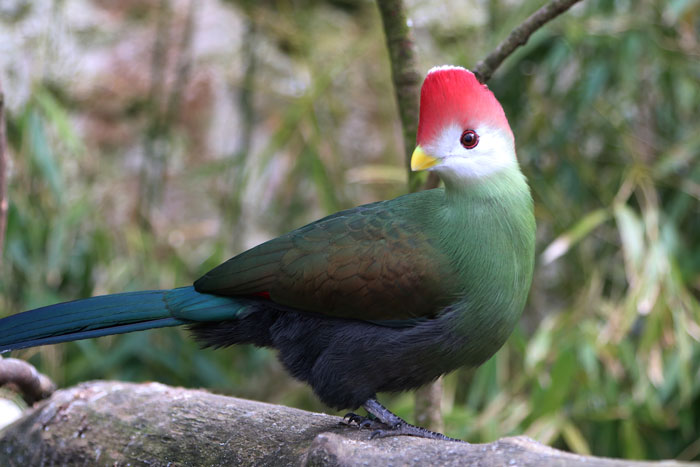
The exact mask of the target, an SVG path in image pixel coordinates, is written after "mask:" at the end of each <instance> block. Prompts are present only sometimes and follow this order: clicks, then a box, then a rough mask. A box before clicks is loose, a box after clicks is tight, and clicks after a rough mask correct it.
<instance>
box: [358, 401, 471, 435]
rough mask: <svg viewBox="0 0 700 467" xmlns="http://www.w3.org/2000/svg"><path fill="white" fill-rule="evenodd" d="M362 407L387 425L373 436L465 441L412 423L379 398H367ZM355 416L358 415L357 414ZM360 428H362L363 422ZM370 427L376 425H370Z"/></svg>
mask: <svg viewBox="0 0 700 467" xmlns="http://www.w3.org/2000/svg"><path fill="white" fill-rule="evenodd" d="M362 407H364V409H365V410H366V411H367V412H368V413H369V414H371V415H374V416H375V417H376V418H377V420H379V421H380V422H381V423H382V424H384V425H385V426H386V428H377V429H376V430H375V431H373V432H372V435H371V438H384V437H387V436H400V435H403V436H418V437H420V438H429V439H441V440H444V441H459V442H461V443H463V442H464V441H462V440H461V439H455V438H450V437H449V436H445V435H443V434H442V433H436V432H434V431H430V430H426V429H425V428H421V427H419V426H415V425H411V424H410V423H408V422H407V421H406V420H404V419H402V418H401V417H399V416H397V415H395V414H393V413H392V412H391V411H390V410H389V409H387V408H386V407H384V406H383V405H382V404H380V403H379V401H378V400H377V399H374V398H373V399H367V401H366V402H365V403H364V404H362ZM353 415H354V414H353ZM355 417H357V416H356V415H355ZM360 428H362V425H361V424H360ZM368 428H374V427H369V426H368Z"/></svg>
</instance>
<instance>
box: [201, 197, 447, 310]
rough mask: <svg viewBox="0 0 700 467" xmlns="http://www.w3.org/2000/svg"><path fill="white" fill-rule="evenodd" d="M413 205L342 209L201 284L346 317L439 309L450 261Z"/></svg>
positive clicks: (217, 291)
mask: <svg viewBox="0 0 700 467" xmlns="http://www.w3.org/2000/svg"><path fill="white" fill-rule="evenodd" d="M412 196H415V195H412ZM400 199H401V198H399V200H400ZM409 211H410V212H409ZM411 212H413V211H412V210H411V209H407V208H406V207H405V206H404V205H402V204H401V203H392V202H380V203H374V204H371V205H365V206H360V207H357V208H354V209H351V210H347V211H341V212H339V213H336V214H334V215H332V216H329V217H326V218H324V219H321V220H319V221H316V222H314V223H312V224H309V225H307V226H305V227H301V228H299V229H297V230H295V231H292V232H290V233H288V234H286V235H283V236H281V237H278V238H275V239H273V240H270V241H268V242H266V243H263V244H261V245H258V246H257V247H254V248H252V249H250V250H248V251H246V252H244V253H241V254H240V255H238V256H235V257H234V258H232V259H230V260H228V261H227V262H225V263H223V264H221V265H220V266H218V267H216V268H214V269H213V270H212V271H210V272H208V273H207V274H206V275H204V276H203V277H202V278H201V279H199V280H198V281H196V282H195V288H196V289H197V290H198V291H200V292H207V293H214V294H220V295H256V294H257V295H264V296H268V295H269V298H270V299H271V300H272V301H274V302H275V303H278V304H281V305H285V306H290V307H293V308H296V309H300V310H304V311H311V312H318V313H323V314H326V315H330V316H337V317H344V318H358V319H366V320H405V319H414V318H419V317H430V316H435V315H436V314H438V313H439V312H440V311H441V310H442V308H443V307H444V306H445V305H447V304H448V303H450V301H451V300H453V299H454V293H455V288H454V287H452V286H451V280H450V273H449V270H450V269H451V267H450V265H449V263H450V262H449V260H448V258H446V257H445V255H444V254H443V253H442V252H441V251H440V250H439V248H438V247H437V239H436V238H434V235H433V236H431V235H429V234H428V233H427V232H426V228H425V226H424V223H422V222H421V221H420V220H418V218H417V217H416V215H413V216H412V215H411ZM414 214H415V213H414Z"/></svg>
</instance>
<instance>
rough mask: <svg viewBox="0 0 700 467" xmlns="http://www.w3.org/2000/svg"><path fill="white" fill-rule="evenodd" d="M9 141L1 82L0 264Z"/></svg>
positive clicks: (4, 224)
mask: <svg viewBox="0 0 700 467" xmlns="http://www.w3.org/2000/svg"><path fill="white" fill-rule="evenodd" d="M8 207H9V203H8V200H7V142H6V137H5V94H3V92H2V83H0V264H2V257H3V246H4V245H5V229H6V228H7V210H8Z"/></svg>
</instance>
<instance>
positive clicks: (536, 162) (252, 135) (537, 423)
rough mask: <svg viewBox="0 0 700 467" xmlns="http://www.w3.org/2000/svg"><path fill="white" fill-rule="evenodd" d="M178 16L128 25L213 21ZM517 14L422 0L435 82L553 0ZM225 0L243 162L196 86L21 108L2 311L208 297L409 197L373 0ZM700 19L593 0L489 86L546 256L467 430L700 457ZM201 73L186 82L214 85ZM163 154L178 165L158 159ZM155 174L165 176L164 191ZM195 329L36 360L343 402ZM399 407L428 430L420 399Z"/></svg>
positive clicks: (645, 4) (448, 404)
mask: <svg viewBox="0 0 700 467" xmlns="http://www.w3.org/2000/svg"><path fill="white" fill-rule="evenodd" d="M20 3H21V2H20ZM64 3H70V2H64ZM99 3H100V2H96V4H99ZM136 3H139V2H136ZM155 3H156V2H151V3H149V4H148V5H150V6H143V5H140V6H139V7H138V8H137V7H134V6H129V5H130V4H129V2H126V3H125V4H124V6H123V7H122V8H123V11H114V10H115V9H116V10H118V8H116V7H110V8H112V11H110V12H109V13H110V14H111V15H113V16H112V19H114V15H116V16H117V22H118V23H119V24H120V25H121V26H120V27H124V28H127V29H128V27H129V24H132V25H133V28H134V29H135V30H137V29H138V28H142V29H145V30H148V31H155V30H156V23H157V22H158V21H161V20H162V19H163V18H164V17H165V18H169V21H170V24H171V25H174V26H173V27H174V28H176V26H177V25H178V24H179V23H178V21H179V20H178V18H180V16H182V15H187V14H190V13H187V12H185V13H182V15H180V16H178V15H179V14H180V13H179V12H178V11H177V10H176V9H174V7H173V8H171V9H169V10H167V11H163V10H159V7H156V6H154V5H155ZM165 3H167V2H165ZM512 3H514V2H505V1H498V2H489V3H488V4H487V5H483V3H482V2H472V4H470V5H468V6H466V7H465V6H464V5H463V2H447V3H445V2H430V1H427V0H426V1H420V2H409V6H410V8H409V11H410V12H411V16H412V20H413V23H414V32H415V35H416V39H417V47H418V57H419V60H420V62H421V69H422V70H425V69H427V68H429V67H430V66H433V65H438V64H442V63H455V64H460V65H464V66H467V67H468V66H469V65H470V64H474V63H476V61H477V60H479V59H480V58H482V57H483V56H484V55H485V54H486V53H487V52H488V51H490V50H491V49H492V48H493V47H494V46H495V44H496V43H497V42H498V41H499V40H500V39H501V38H503V37H505V35H506V34H507V33H508V32H509V31H510V30H511V29H512V28H513V27H514V26H516V25H517V24H518V23H519V22H520V21H521V20H522V19H523V18H524V17H525V16H526V15H527V14H529V13H530V12H532V11H533V10H534V9H535V8H537V7H538V6H539V5H540V4H541V2H539V1H532V0H525V1H522V2H515V3H516V4H515V5H513V4H512ZM209 4H216V5H218V7H219V8H222V9H224V10H226V9H228V10H230V11H231V12H233V13H235V15H236V17H237V18H239V22H238V23H237V24H238V26H240V27H241V29H242V30H243V31H244V32H243V33H242V34H243V35H242V43H243V44H246V45H245V46H242V47H240V50H238V51H234V54H237V55H236V58H235V60H237V62H236V63H237V64H239V65H241V66H242V70H243V71H242V72H241V73H239V74H236V73H233V74H232V73H230V72H229V71H227V68H226V67H221V68H218V69H213V70H214V71H216V70H219V72H221V76H218V77H217V78H216V79H219V80H224V81H226V83H228V84H227V86H228V88H229V89H231V90H232V91H231V95H230V96H229V97H232V99H231V102H230V105H231V106H233V107H235V108H236V109H238V111H239V112H240V115H242V117H240V118H241V123H239V124H237V125H232V124H231V121H230V120H226V123H227V124H229V125H232V126H231V127H230V128H228V129H227V132H228V134H229V135H231V138H235V139H236V141H238V143H237V144H238V147H233V148H229V149H228V150H215V149H212V145H211V144H207V143H206V142H203V141H204V140H205V139H206V134H207V131H208V129H209V127H210V126H212V125H213V123H211V122H212V121H213V119H214V114H215V113H216V112H215V111H213V110H209V111H206V112H200V113H196V112H197V111H198V110H197V109H198V107H197V105H198V104H201V105H200V106H205V107H206V106H209V107H211V108H213V107H215V106H214V103H215V102H216V101H217V100H220V99H209V100H208V101H206V100H205V102H204V104H202V103H201V102H199V101H197V99H196V96H197V94H196V93H195V97H191V95H189V94H188V89H190V88H188V87H187V85H186V83H183V84H182V89H179V90H178V88H177V85H173V86H172V87H169V88H167V87H166V86H165V85H163V88H162V89H159V88H158V83H155V84H153V81H151V84H152V86H151V91H153V90H154V89H155V91H157V92H150V93H148V92H144V93H142V94H141V95H138V96H136V97H134V96H133V95H127V96H126V97H124V96H120V95H119V93H118V92H116V91H114V96H111V95H109V94H108V95H107V97H109V99H107V98H105V95H103V94H100V93H99V92H98V93H97V94H89V93H88V94H87V97H86V95H85V94H82V95H80V94H79V92H78V91H76V90H75V87H76V84H75V83H67V82H66V81H61V80H60V79H56V78H55V77H54V76H53V75H51V74H50V73H49V72H48V71H47V72H40V73H38V74H37V75H35V76H34V78H33V80H32V82H31V89H30V90H29V92H28V97H27V98H26V99H24V100H22V101H21V102H20V103H19V104H17V105H15V106H14V107H11V108H10V112H9V115H8V139H9V146H10V148H11V156H12V162H13V165H12V173H11V177H10V193H9V198H10V210H9V218H8V231H7V239H6V244H5V246H4V252H3V263H2V271H1V272H2V276H1V277H2V280H1V282H0V293H1V295H2V313H3V314H11V313H14V312H18V311H21V310H23V309H29V308H33V307H37V306H41V305H44V304H48V303H54V302H57V301H63V300H70V299H75V298H79V297H85V296H89V295H93V294H98V293H110V292H118V291H125V290H136V289H145V288H159V287H164V288H166V287H167V288H169V287H173V286H178V285H182V284H186V283H189V282H191V281H192V280H193V279H195V278H196V277H197V276H198V275H199V274H201V273H203V272H205V271H206V270H207V269H208V268H210V267H212V266H214V265H215V264H217V263H219V262H220V261H222V260H224V259H226V258H227V257H229V256H232V255H233V254H234V253H236V252H238V251H240V250H241V249H243V248H245V247H247V246H250V245H251V244H252V243H255V242H259V241H262V240H264V239H265V238H266V237H271V236H273V235H277V234H281V233H283V232H284V231H286V230H288V229H290V228H293V227H296V226H299V225H301V224H303V223H304V222H307V221H311V220H313V219H315V218H317V217H319V216H320V215H323V214H326V213H329V212H332V211H335V210H337V209H341V208H345V207H349V206H352V205H356V204H359V203H361V202H368V201H372V200H376V199H381V198H388V197H391V196H396V195H399V194H401V193H402V192H403V191H405V173H403V170H404V169H403V167H404V166H403V163H402V160H401V157H402V156H401V155H402V154H403V151H402V148H401V147H400V141H401V140H400V135H399V132H398V127H397V125H398V120H397V118H396V112H395V107H394V106H395V104H394V102H393V100H392V96H393V93H392V92H391V84H390V80H389V73H388V70H389V65H388V62H387V54H386V51H385V50H384V43H383V37H382V32H381V30H380V22H379V20H378V17H377V12H376V9H375V7H374V6H373V4H372V3H371V2H360V3H357V4H355V3H352V2H328V3H326V2H320V1H319V2H312V1H306V2H295V1H282V2H275V3H274V5H273V4H270V5H268V4H267V3H265V2H263V3H262V4H253V3H250V2H247V3H246V2H241V3H236V2H228V3H223V4H221V5H219V4H218V2H216V1H214V0H212V1H211V2H209ZM27 5H29V4H27ZM54 8H55V9H60V8H63V7H60V6H55V7H54ZM66 8H67V7H66ZM94 8H97V9H99V8H108V7H105V6H95V7H94ZM465 10H466V11H465ZM22 12H23V13H22V15H8V16H7V18H5V19H4V21H6V22H5V23H4V26H3V27H4V28H10V29H11V27H10V26H8V25H10V24H11V25H12V27H16V26H17V23H21V22H22V21H28V19H27V18H31V17H32V11H31V7H30V6H27V8H26V9H22ZM37 14H39V13H37ZM63 14H64V15H69V13H66V12H63ZM101 14H103V12H101ZM120 15H121V16H120ZM202 15H203V16H204V14H202ZM59 17H60V15H59ZM64 17H65V16H64ZM474 18H477V19H474ZM478 18H481V20H479V19H478ZM699 18H700V2H698V1H697V0H673V1H664V0H641V1H638V2H632V1H622V0H618V1H614V0H586V1H585V2H583V4H582V5H579V6H577V7H576V8H574V9H573V10H572V11H571V12H569V13H567V14H565V15H564V16H562V17H561V18H559V19H557V20H556V21H555V22H554V23H552V24H551V25H548V26H547V27H545V28H544V29H542V30H540V31H539V32H537V33H536V34H535V35H534V36H533V37H532V38H531V40H530V42H529V43H528V44H527V46H526V47H524V48H522V49H520V50H519V51H517V52H516V53H515V54H514V55H513V56H511V57H510V58H508V59H507V60H506V62H505V63H504V65H503V66H502V68H501V69H500V70H499V71H498V73H497V74H496V75H495V76H494V78H493V79H492V81H491V82H490V83H489V86H490V87H491V89H492V90H493V91H494V93H495V94H496V96H497V97H498V98H499V100H500V101H501V102H502V104H503V106H504V108H505V110H506V114H507V115H508V117H509V120H510V122H511V125H512V127H513V131H514V133H515V135H516V141H517V146H518V154H519V158H520V161H521V165H522V167H523V170H524V171H525V173H526V175H527V176H528V178H529V180H530V184H531V187H532V191H533V195H534V198H535V203H536V217H537V222H538V264H537V268H536V273H535V281H534V284H533V289H532V293H531V297H530V303H529V305H528V307H527V309H526V311H525V314H524V317H523V320H522V323H521V326H520V327H519V329H518V330H517V331H516V333H515V334H514V336H513V337H512V338H511V339H510V341H509V343H508V344H507V346H506V347H504V348H503V349H502V350H501V351H500V352H499V353H498V354H497V355H496V356H495V357H494V358H493V359H491V360H490V361H489V362H487V363H486V364H485V365H483V366H482V367H481V368H479V369H478V370H466V369H465V370H460V371H457V372H455V373H453V374H451V375H449V376H447V377H446V379H445V397H444V402H443V405H444V412H445V418H446V433H447V434H448V435H450V436H456V437H460V438H464V439H467V440H469V441H472V442H481V441H490V440H493V439H496V438H499V437H502V436H505V435H515V434H523V433H524V434H527V435H529V436H532V437H534V438H536V439H538V440H540V441H542V442H545V443H548V444H550V445H553V446H556V447H561V448H564V449H569V450H572V451H574V452H578V453H582V454H589V453H591V454H596V455H604V456H611V457H628V458H639V459H659V458H680V459H685V460H691V459H695V460H699V459H700V441H699V439H700V305H699V303H698V297H699V296H700V84H699V83H700V59H699V57H700V39H699V38H700V19H699ZM180 19H181V18H180ZM448 19H449V21H448ZM199 20H201V21H204V18H203V17H200V18H199ZM181 22H182V21H181ZM166 24H167V23H166ZM195 24H196V22H195ZM195 27H196V26H195ZM66 29H67V32H66V31H64V32H65V33H66V34H67V36H69V37H70V36H71V35H72V34H74V35H77V36H79V37H82V36H80V35H81V34H82V35H86V34H88V33H89V32H90V31H86V30H85V29H83V30H76V31H73V30H71V29H70V28H69V27H68V28H66ZM78 29H79V28H78ZM88 29H89V28H88ZM201 29H202V26H200V29H199V31H200V34H201ZM6 30H7V29H6ZM92 32H94V31H92ZM148 37H151V36H148ZM195 37H199V36H197V34H196V33H195ZM51 40H59V39H56V37H54V36H52V37H51ZM102 40H104V41H106V40H107V39H105V38H104V37H102ZM173 42H175V41H174V40H173ZM250 44H253V46H251V45H250ZM150 46H151V44H150V43H149V44H147V45H143V44H141V47H144V48H148V49H149V50H150ZM47 49H48V50H52V49H51V48H50V47H47ZM191 49H192V47H190V46H189V45H187V44H186V43H185V42H183V44H182V50H186V51H190V50H191ZM182 50H181V52H182ZM105 53H106V52H105ZM155 53H158V51H157V50H156V52H155ZM161 53H167V50H166V51H161ZM192 53H193V54H195V52H192ZM145 56H146V57H149V56H148V54H145ZM199 57H200V56H198V55H194V58H192V59H191V60H192V63H190V64H189V66H190V67H191V70H192V73H193V75H194V76H193V77H190V78H189V79H190V82H189V84H188V85H191V86H194V84H192V83H193V82H194V83H195V84H196V83H197V82H198V81H197V79H199V78H198V75H197V70H198V66H203V65H202V64H201V63H200V62H199V61H198V60H202V59H201V58H199ZM156 62H157V61H156V60H153V63H156ZM127 65H129V66H134V67H136V66H137V64H133V63H132V64H129V62H127ZM150 65H151V64H150V63H148V61H145V65H144V64H141V65H139V66H142V67H143V68H144V69H146V70H148V67H149V66H150ZM128 71H129V70H128V67H127V70H125V73H126V74H128V73H127V72H128ZM214 71H212V69H209V72H208V73H209V74H210V75H211V74H212V73H214ZM174 73H175V74H176V75H177V70H176V71H175V72H174ZM0 76H1V75H0ZM5 76H7V75H5ZM185 78H187V76H185ZM114 79H117V78H114ZM163 79H164V81H167V80H166V79H165V78H163ZM173 81H174V82H177V79H174V80H173ZM213 81H215V80H213ZM280 83H281V84H280ZM105 86H110V84H109V83H106V84H105ZM112 86H113V87H112V90H114V89H117V90H118V89H119V83H118V82H116V84H113V85H112ZM4 87H5V91H6V92H8V90H9V89H11V88H8V86H7V85H5V86H4ZM127 87H128V86H127ZM168 89H171V91H170V92H180V93H182V96H176V97H177V99H179V100H180V101H181V102H182V104H181V106H180V109H179V112H177V115H171V114H168V113H167V111H159V110H158V109H159V108H160V107H167V102H169V100H168V98H164V97H163V96H162V95H163V94H167V92H168ZM110 96H111V97H110ZM171 97H172V95H171ZM110 99H111V100H110ZM120 99H121V100H120ZM177 99H176V101H177ZM164 102H165V104H164ZM110 105H111V106H112V107H109V106H110ZM159 106H160V107H159ZM209 107H208V108H209ZM96 108H97V109H98V111H95V110H94V109H96ZM154 109H155V110H154ZM190 114H192V115H194V117H192V118H191V120H187V118H188V116H189V115H190ZM163 115H168V118H166V119H163ZM154 119H158V122H157V123H158V125H154V121H153V120H154ZM85 120H88V121H99V122H102V124H103V127H98V128H97V129H96V127H95V126H92V127H91V126H90V125H88V124H86V123H85ZM100 128H101V129H100ZM105 128H108V130H106V129H105ZM153 128H157V129H158V131H156V132H154V131H146V130H147V129H151V130H152V129H153ZM115 129H116V130H115ZM120 129H121V130H120ZM98 130H99V131H102V132H103V133H105V132H106V133H107V136H104V135H103V136H102V137H98V136H95V134H97V133H99V131H98ZM117 130H120V131H121V132H117V136H116V137H114V136H110V134H109V131H117ZM241 133H243V134H242V135H241ZM134 147H137V148H139V147H140V148H142V151H141V152H139V151H136V152H137V153H138V155H139V158H137V160H138V161H140V162H139V163H137V164H133V163H132V162H130V161H131V156H130V152H133V148H134ZM154 148H156V149H154ZM158 148H160V149H158ZM163 148H165V149H163ZM127 149H128V150H127ZM151 157H161V158H165V161H164V162H163V163H160V162H159V163H158V164H150V165H149V158H151ZM143 167H155V168H156V169H155V170H156V171H155V173H153V172H150V173H147V174H145V175H144V173H143ZM144 181H145V182H144ZM146 182H147V183H149V184H161V185H160V186H159V187H158V189H157V190H154V191H152V192H150V191H144V189H143V186H140V185H139V183H141V184H143V183H146ZM144 193H151V194H149V195H148V196H146V195H143V194H144ZM159 193H160V194H159ZM142 195H143V196H142ZM144 203H146V204H147V209H146V210H143V209H142V208H143V204H144ZM144 213H145V214H144ZM211 226H213V227H211ZM186 334H187V333H186V331H185V330H176V329H175V330H174V329H164V330H158V331H148V332H141V333H136V334H131V335H125V336H116V337H108V338H102V339H98V340H89V341H81V342H76V343H71V344H66V345H58V346H50V347H46V348H41V349H29V350H25V351H21V352H17V356H19V357H21V358H26V359H28V360H29V361H31V362H32V363H34V364H36V365H37V366H38V367H39V369H40V370H41V371H44V372H46V373H47V374H49V375H50V376H51V377H52V378H54V379H55V380H56V381H57V382H58V383H59V384H61V385H70V384H75V383H77V382H79V381H83V380H86V379H90V378H101V379H106V378H115V379H123V380H131V381H144V380H157V381H161V382H164V383H168V384H175V385H184V386H194V387H199V386H204V387H207V388H210V389H212V390H215V391H219V392H225V393H229V394H235V395H237V396H242V397H249V398H255V399H259V400H268V401H273V402H278V403H284V404H289V405H294V406H298V407H302V408H306V409H313V410H323V407H321V406H320V403H319V402H318V401H317V400H316V399H315V398H314V396H313V395H312V394H311V392H310V390H309V389H308V388H306V387H305V386H303V385H301V384H300V383H297V382H294V381H292V380H291V379H290V378H288V377H287V376H286V375H284V372H283V371H282V369H281V367H280V365H279V364H278V363H277V362H276V360H275V358H274V355H273V354H272V353H271V352H268V351H266V350H260V349H254V348H249V347H240V348H232V349H226V350H220V351H216V352H213V351H209V350H204V351H202V350H198V349H197V346H196V344H195V343H193V341H192V340H190V339H188V338H187V335H186ZM385 397H391V398H393V400H392V401H391V402H390V404H391V407H392V408H393V409H396V410H397V412H398V413H399V414H400V415H403V416H406V417H409V418H410V416H411V411H412V402H411V396H410V394H402V395H396V396H388V395H387V396H385ZM326 410H327V409H326Z"/></svg>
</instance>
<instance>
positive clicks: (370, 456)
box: [0, 381, 680, 467]
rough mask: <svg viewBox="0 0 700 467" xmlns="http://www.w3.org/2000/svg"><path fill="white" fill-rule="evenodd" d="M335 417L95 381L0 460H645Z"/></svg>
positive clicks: (10, 444) (5, 444)
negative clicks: (376, 433)
mask: <svg viewBox="0 0 700 467" xmlns="http://www.w3.org/2000/svg"><path fill="white" fill-rule="evenodd" d="M341 421H342V419H341V418H339V417H335V416H330V415H325V414H319V413H311V412H305V411H303V410H298V409H292V408H289V407H283V406H277V405H271V404H265V403H262V402H253V401H248V400H243V399H236V398H232V397H224V396H218V395H214V394H210V393H208V392H206V391H200V390H191V389H182V388H173V387H168V386H164V385H162V384H158V383H145V384H133V383H121V382H109V381H95V382H90V383H84V384H81V385H79V386H75V387H72V388H68V389H64V390H60V391H57V392H55V393H54V394H53V395H52V396H51V397H50V398H49V399H46V400H44V401H42V402H40V403H37V404H36V405H35V406H34V408H33V409H30V410H28V411H27V412H26V413H25V414H24V416H23V417H22V418H21V419H19V420H17V421H16V422H15V423H13V424H12V425H10V426H8V427H6V428H5V429H4V430H3V431H0V465H3V466H15V465H17V466H18V465H22V466H25V465H32V466H41V465H134V466H136V465H150V466H166V465H167V466H174V465H207V466H218V465H222V466H223V465H226V466H228V465H271V466H278V465H279V466H287V465H307V466H354V465H365V466H366V465H415V466H418V465H420V466H426V465H440V466H463V465H480V466H492V465H493V466H502V465H519V466H522V465H533V466H534V465H538V466H547V465H550V466H584V465H585V466H589V467H590V466H631V465H649V464H646V463H644V464H642V463H640V462H630V461H621V460H613V459H604V458H598V457H583V456H578V455H574V454H569V453H566V452H563V451H558V450H556V449H552V448H549V447H547V446H543V445H541V444H539V443H537V442H536V441H533V440H531V439H529V438H526V437H515V438H504V439H501V440H499V441H496V442H494V443H490V444H468V443H457V442H450V441H436V440H427V439H421V438H411V437H390V438H383V439H374V440H370V439H369V432H368V431H361V430H358V429H357V428H354V427H349V426H343V425H342V424H341ZM674 464H675V463H673V462H672V463H666V464H665V465H674ZM678 465H680V464H678Z"/></svg>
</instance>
